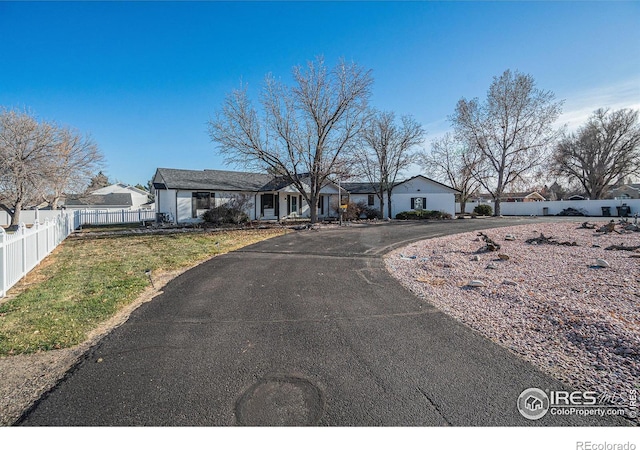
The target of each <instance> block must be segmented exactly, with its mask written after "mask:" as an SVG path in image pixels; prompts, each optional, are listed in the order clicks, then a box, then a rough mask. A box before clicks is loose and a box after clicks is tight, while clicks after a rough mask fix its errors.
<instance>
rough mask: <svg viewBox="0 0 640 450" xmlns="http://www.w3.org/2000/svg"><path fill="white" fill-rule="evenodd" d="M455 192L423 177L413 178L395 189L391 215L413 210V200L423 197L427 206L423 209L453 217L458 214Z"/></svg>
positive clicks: (423, 206)
mask: <svg viewBox="0 0 640 450" xmlns="http://www.w3.org/2000/svg"><path fill="white" fill-rule="evenodd" d="M454 192H455V191H454V190H453V189H451V188H448V187H447V186H443V185H441V184H438V183H435V182H433V181H429V180H427V179H426V178H423V177H415V178H411V179H409V180H407V181H405V182H404V183H400V184H398V185H396V186H395V187H394V188H393V191H392V194H391V196H392V198H391V213H392V216H393V217H395V216H396V214H398V213H400V212H403V211H410V210H411V198H416V197H422V198H426V199H427V204H426V205H422V209H427V210H430V211H442V212H445V213H449V214H451V215H452V216H453V215H455V212H456V204H455V195H454Z"/></svg>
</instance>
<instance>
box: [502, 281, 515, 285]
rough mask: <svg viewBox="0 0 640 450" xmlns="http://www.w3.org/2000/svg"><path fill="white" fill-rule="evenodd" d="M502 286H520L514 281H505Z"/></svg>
mask: <svg viewBox="0 0 640 450" xmlns="http://www.w3.org/2000/svg"><path fill="white" fill-rule="evenodd" d="M502 284H506V285H508V286H517V285H518V283H516V282H515V281H513V280H504V281H503V282H502Z"/></svg>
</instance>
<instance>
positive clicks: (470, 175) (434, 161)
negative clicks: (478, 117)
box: [420, 133, 480, 214]
mask: <svg viewBox="0 0 640 450" xmlns="http://www.w3.org/2000/svg"><path fill="white" fill-rule="evenodd" d="M478 164H479V154H478V152H474V151H470V150H469V146H468V145H467V144H465V142H464V141H461V140H460V139H457V138H456V137H455V136H454V135H452V134H451V133H447V134H445V135H444V136H443V137H442V138H440V139H437V140H435V141H433V142H432V143H431V151H430V152H429V153H423V154H422V155H421V158H420V165H421V166H422V168H423V169H424V170H425V171H426V172H427V173H429V175H430V176H432V177H433V178H435V179H436V180H438V181H441V182H443V183H445V184H449V185H450V186H451V187H453V188H454V189H457V190H458V191H460V194H458V199H459V201H460V212H461V213H462V214H464V213H465V207H466V203H467V201H468V200H469V199H470V198H471V196H472V195H474V194H475V193H476V192H477V191H478V188H479V187H480V183H479V182H478V180H476V178H475V177H474V172H475V171H476V168H477V166H478Z"/></svg>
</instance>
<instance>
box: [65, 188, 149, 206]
mask: <svg viewBox="0 0 640 450" xmlns="http://www.w3.org/2000/svg"><path fill="white" fill-rule="evenodd" d="M153 206H154V205H153V203H151V204H149V193H148V192H146V191H143V190H142V189H138V188H135V187H133V186H127V185H126V184H122V183H116V184H112V185H111V186H106V187H103V188H100V189H97V190H95V191H93V192H91V193H89V194H86V195H67V196H66V198H65V200H64V207H65V208H67V209H126V210H138V209H148V208H152V207H153Z"/></svg>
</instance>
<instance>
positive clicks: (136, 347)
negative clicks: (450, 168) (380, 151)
mask: <svg viewBox="0 0 640 450" xmlns="http://www.w3.org/2000/svg"><path fill="white" fill-rule="evenodd" d="M531 220H535V219H491V220H490V221H482V220H458V221H445V222H432V223H401V224H396V223H394V224H380V225H375V226H363V227H343V228H341V229H325V230H321V231H301V232H294V233H291V234H289V235H286V236H283V237H280V238H275V239H271V240H268V241H264V242H261V243H258V244H256V245H253V246H250V247H246V248H244V249H242V250H240V251H237V252H234V253H230V254H227V255H223V256H220V257H216V258H214V259H212V260H210V261H208V262H206V263H204V264H202V265H200V266H198V267H196V268H194V269H192V270H190V271H188V272H186V273H184V274H183V275H181V276H180V277H178V278H177V279H175V280H174V281H172V282H171V283H170V284H169V285H168V286H167V287H166V288H165V290H164V293H163V294H162V295H160V296H159V297H157V298H156V299H154V300H153V301H152V302H150V303H147V304H145V305H143V306H141V307H140V308H139V309H138V310H136V311H135V312H134V313H133V314H132V316H131V318H130V319H129V321H128V322H127V323H125V324H124V325H123V326H121V327H120V328H118V329H116V330H114V331H113V332H112V333H111V334H110V335H109V336H108V337H106V338H105V339H103V340H102V341H101V342H100V344H99V345H98V346H96V347H95V348H94V349H93V350H92V351H91V352H89V353H88V354H87V355H86V358H85V359H84V360H83V361H82V362H81V363H80V364H79V365H78V366H77V367H76V368H75V369H74V370H73V371H72V372H71V373H69V374H68V375H67V377H66V378H65V379H64V380H62V381H61V382H60V383H59V384H58V386H57V387H56V388H55V389H53V390H52V391H51V392H50V393H49V394H48V395H47V396H45V397H44V398H43V399H41V401H39V402H38V404H37V405H36V406H35V408H33V409H32V410H31V411H30V412H29V413H28V414H27V415H25V416H24V417H23V419H22V421H21V424H22V425H56V426H66V425H94V426H100V425H118V426H127V425H156V426H162V425H167V426H169V425H171V426H192V425H193V426H224V425H331V426H352V425H366V426H375V425H385V426H386V425H389V426H392V425H393V426H409V425H411V426H427V425H460V426H471V425H483V426H491V425H502V426H515V425H517V426H527V425H546V426H549V425H616V424H620V423H622V422H620V421H617V420H616V419H606V418H605V419H599V418H593V417H587V418H580V417H572V416H570V417H566V416H565V417H557V416H551V415H550V414H547V416H545V417H544V418H542V419H540V420H538V421H530V420H527V419H525V418H523V417H522V416H521V415H520V414H519V412H518V410H517V408H516V401H517V398H518V396H519V394H520V393H521V392H522V391H523V390H524V389H526V388H530V387H539V388H542V389H560V388H562V387H563V386H562V385H561V384H560V383H558V382H557V381H555V380H553V379H552V378H550V377H548V376H546V375H544V374H542V373H541V372H539V371H538V370H536V369H535V368H533V367H532V366H531V365H530V364H528V363H526V362H524V361H522V360H520V359H519V358H518V357H516V356H515V355H513V354H511V353H510V352H508V351H507V350H505V349H503V348H501V347H499V346H497V345H496V344H493V343H492V342H490V341H488V340H487V339H485V338H483V337H481V336H480V335H478V334H477V333H475V332H474V331H472V330H471V329H469V328H468V327H466V326H464V325H462V324H461V323H460V322H458V321H456V320H454V319H452V318H450V317H448V316H446V315H445V314H443V313H441V312H440V311H438V310H437V309H435V308H434V307H433V306H431V305H430V304H429V303H427V302H425V301H424V300H420V299H418V298H417V297H415V296H414V295H413V294H411V293H410V292H408V291H407V290H405V289H404V288H403V287H401V286H400V285H399V284H398V283H397V282H396V281H395V280H394V279H393V278H392V277H391V276H390V275H389V274H388V273H387V272H386V270H385V268H384V263H383V261H382V255H384V254H385V253H386V252H388V251H389V250H390V249H391V248H394V247H397V246H400V245H403V244H405V243H408V242H411V241H416V240H419V239H425V238H429V237H434V236H441V235H444V234H449V233H457V232H464V231H469V230H471V229H484V228H489V227H494V226H498V225H513V224H514V222H522V223H528V222H529V221H531Z"/></svg>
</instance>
